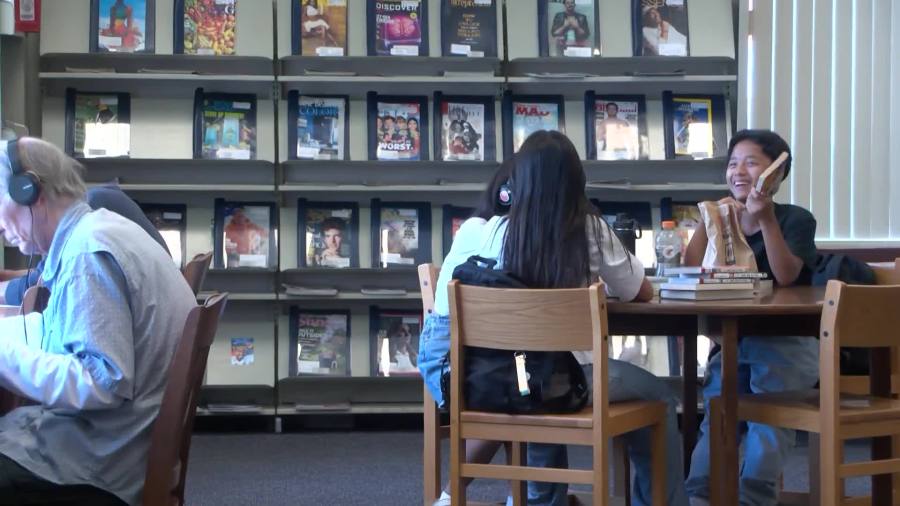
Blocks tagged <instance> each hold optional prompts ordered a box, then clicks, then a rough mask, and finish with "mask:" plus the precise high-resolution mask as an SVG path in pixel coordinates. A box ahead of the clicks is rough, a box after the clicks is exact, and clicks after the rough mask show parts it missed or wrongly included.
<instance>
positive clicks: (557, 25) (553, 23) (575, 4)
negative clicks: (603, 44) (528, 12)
mask: <svg viewBox="0 0 900 506" xmlns="http://www.w3.org/2000/svg"><path fill="white" fill-rule="evenodd" d="M595 3H596V2H595V1H594V0H538V22H539V23H540V30H539V31H540V35H539V42H540V52H541V56H579V57H588V58H589V57H591V56H594V55H599V54H600V44H599V42H598V41H599V40H600V37H599V34H598V33H597V26H598V24H599V23H598V22H597V15H598V14H597V6H596V5H595Z"/></svg>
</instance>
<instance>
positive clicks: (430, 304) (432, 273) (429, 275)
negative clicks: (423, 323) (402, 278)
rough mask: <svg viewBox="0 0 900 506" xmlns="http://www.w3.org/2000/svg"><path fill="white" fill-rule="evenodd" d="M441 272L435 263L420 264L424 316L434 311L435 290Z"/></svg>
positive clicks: (420, 285) (420, 289) (420, 288)
mask: <svg viewBox="0 0 900 506" xmlns="http://www.w3.org/2000/svg"><path fill="white" fill-rule="evenodd" d="M439 272H440V271H439V270H438V268H437V267H435V266H434V264H422V265H420V266H419V291H421V292H422V316H424V317H427V316H428V315H430V314H431V313H432V312H433V311H434V290H435V286H437V280H438V273H439Z"/></svg>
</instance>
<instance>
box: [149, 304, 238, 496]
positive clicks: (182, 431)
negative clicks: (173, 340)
mask: <svg viewBox="0 0 900 506" xmlns="http://www.w3.org/2000/svg"><path fill="white" fill-rule="evenodd" d="M227 298H228V294H227V293H221V294H216V295H213V296H211V297H210V298H209V299H207V301H206V303H205V304H204V305H202V306H197V307H195V308H194V309H192V310H191V312H190V313H189V314H188V318H187V321H186V322H185V324H184V332H183V333H182V335H181V341H180V342H179V343H178V348H177V349H176V351H175V355H174V358H173V359H172V365H171V366H170V367H169V380H168V383H167V384H166V390H165V392H164V394H163V399H162V405H161V406H160V409H159V416H158V417H157V419H156V422H155V423H154V424H153V432H152V434H151V439H150V452H149V457H148V460H147V475H146V480H145V482H144V493H143V504H147V505H153V506H157V505H167V506H168V505H175V506H179V505H181V504H183V503H184V481H185V476H186V475H187V466H188V453H189V451H190V448H191V431H192V430H193V426H194V414H195V412H196V409H197V399H198V398H199V396H200V385H201V383H202V382H203V372H204V370H205V369H206V359H207V357H208V355H209V348H210V346H211V345H212V342H213V339H214V338H215V335H216V328H217V327H218V324H219V318H220V317H221V315H222V311H224V309H225V301H226V300H227Z"/></svg>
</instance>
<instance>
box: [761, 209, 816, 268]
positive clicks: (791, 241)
mask: <svg viewBox="0 0 900 506" xmlns="http://www.w3.org/2000/svg"><path fill="white" fill-rule="evenodd" d="M775 218H776V219H777V220H778V225H779V226H780V227H781V235H782V236H783V237H784V241H785V242H786V243H787V246H788V249H790V250H791V253H793V254H794V255H795V256H797V257H798V258H800V260H802V261H803V269H802V270H801V271H800V275H799V276H798V277H797V281H796V282H794V284H795V285H808V284H810V281H811V278H812V271H813V268H814V267H815V265H816V218H815V217H814V216H813V215H812V213H810V212H809V211H807V210H806V209H803V208H802V207H798V206H794V205H790V204H775ZM747 243H748V244H749V245H750V248H751V249H752V250H753V255H754V256H756V266H757V267H758V268H759V272H765V273H767V274H768V275H769V279H772V280H774V279H775V274H774V273H773V272H772V266H771V265H769V257H768V255H767V254H766V244H765V241H764V240H763V234H762V230H760V231H759V232H757V233H755V234H753V235H748V236H747Z"/></svg>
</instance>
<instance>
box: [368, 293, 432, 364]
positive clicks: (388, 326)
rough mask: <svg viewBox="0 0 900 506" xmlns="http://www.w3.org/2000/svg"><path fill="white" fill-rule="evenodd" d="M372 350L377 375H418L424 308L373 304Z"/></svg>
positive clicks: (370, 326)
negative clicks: (406, 308)
mask: <svg viewBox="0 0 900 506" xmlns="http://www.w3.org/2000/svg"><path fill="white" fill-rule="evenodd" d="M369 318H370V323H369V328H370V329H371V332H372V334H371V337H370V345H369V349H370V353H371V356H372V366H371V367H372V373H373V375H374V376H414V375H418V374H419V370H418V369H417V368H416V358H417V357H418V355H419V334H420V333H421V332H422V313H421V312H420V311H408V310H388V309H381V308H379V307H377V306H372V308H371V309H370V317H369Z"/></svg>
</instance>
